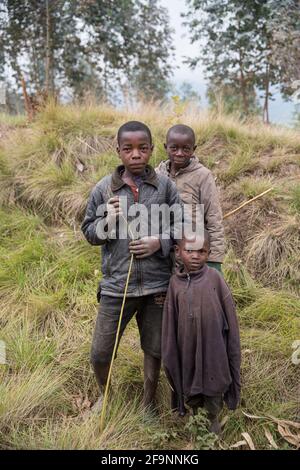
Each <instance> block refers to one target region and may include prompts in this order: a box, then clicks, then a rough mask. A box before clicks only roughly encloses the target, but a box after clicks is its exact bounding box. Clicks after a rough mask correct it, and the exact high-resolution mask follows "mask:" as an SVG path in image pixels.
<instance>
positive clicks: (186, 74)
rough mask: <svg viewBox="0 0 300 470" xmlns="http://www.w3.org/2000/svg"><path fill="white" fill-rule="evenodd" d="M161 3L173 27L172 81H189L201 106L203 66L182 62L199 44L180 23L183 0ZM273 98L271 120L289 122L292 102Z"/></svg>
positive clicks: (195, 51) (204, 104) (196, 50)
mask: <svg viewBox="0 0 300 470" xmlns="http://www.w3.org/2000/svg"><path fill="white" fill-rule="evenodd" d="M161 4H162V5H163V6H164V7H166V8H167V9H168V11H169V15H170V23H171V27H172V28H173V29H174V35H173V42H174V46H175V49H176V51H175V55H176V64H177V65H178V68H174V75H173V81H174V82H175V84H176V85H177V86H180V84H181V83H182V82H183V81H188V82H190V83H191V84H192V85H193V87H194V89H195V90H196V91H197V92H198V93H199V94H200V96H201V102H202V106H206V104H207V99H206V96H205V91H206V84H205V79H204V73H203V67H201V66H198V67H197V68H196V69H195V70H191V69H190V68H189V67H188V66H187V65H186V64H184V56H190V57H195V56H197V55H198V54H199V45H195V44H191V43H190V40H189V35H188V30H187V28H185V27H184V26H183V25H182V22H183V18H181V17H180V13H181V12H184V11H186V8H187V7H186V3H185V0H161ZM274 98H275V100H274V101H272V102H271V103H270V118H271V121H272V122H274V123H280V124H286V125H288V124H291V122H292V116H293V111H294V104H293V103H290V102H289V103H286V102H285V101H283V99H282V98H281V96H280V94H279V93H275V94H274Z"/></svg>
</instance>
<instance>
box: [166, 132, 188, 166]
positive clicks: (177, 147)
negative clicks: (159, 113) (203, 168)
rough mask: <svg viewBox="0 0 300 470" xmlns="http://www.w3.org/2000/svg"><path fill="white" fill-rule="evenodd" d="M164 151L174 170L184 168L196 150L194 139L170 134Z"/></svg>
mask: <svg viewBox="0 0 300 470" xmlns="http://www.w3.org/2000/svg"><path fill="white" fill-rule="evenodd" d="M165 149H166V151H167V155H168V157H169V160H170V161H171V163H172V164H173V165H174V168H176V169H179V168H184V167H185V166H186V165H187V164H188V163H189V161H190V159H191V157H192V156H193V153H194V151H195V149H196V145H195V142H194V139H193V138H192V136H191V135H190V134H182V133H177V132H175V131H174V132H170V134H169V136H168V140H167V142H166V143H165Z"/></svg>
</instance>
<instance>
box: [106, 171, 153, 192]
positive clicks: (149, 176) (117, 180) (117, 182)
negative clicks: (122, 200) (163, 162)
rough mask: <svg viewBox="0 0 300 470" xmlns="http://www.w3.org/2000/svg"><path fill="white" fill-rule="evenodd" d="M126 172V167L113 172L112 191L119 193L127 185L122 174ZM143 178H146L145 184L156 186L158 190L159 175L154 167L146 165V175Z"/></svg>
mask: <svg viewBox="0 0 300 470" xmlns="http://www.w3.org/2000/svg"><path fill="white" fill-rule="evenodd" d="M124 170H125V166H124V165H119V166H117V168H116V169H115V171H114V172H113V174H112V178H111V190H112V191H118V189H120V188H122V186H125V185H126V183H125V181H123V180H122V173H123V171H124ZM143 178H144V182H145V183H148V184H151V185H152V186H155V188H158V184H159V183H158V177H157V174H156V173H155V170H154V169H153V168H152V166H150V165H146V168H145V175H144V176H143Z"/></svg>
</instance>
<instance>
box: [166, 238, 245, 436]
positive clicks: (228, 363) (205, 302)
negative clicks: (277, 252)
mask: <svg viewBox="0 0 300 470" xmlns="http://www.w3.org/2000/svg"><path fill="white" fill-rule="evenodd" d="M175 249H176V254H177V256H179V257H180V259H181V261H182V263H183V267H180V268H178V269H177V271H176V273H175V274H174V275H173V276H172V277H171V280H170V284H169V288H168V293H167V297H166V301H165V305H164V313H163V327H162V361H163V365H164V368H165V371H166V375H167V378H168V380H169V382H170V385H171V387H172V390H173V393H172V408H173V409H177V410H178V411H179V414H180V415H184V414H185V411H186V409H185V404H187V405H189V406H190V407H191V408H192V409H193V411H194V412H197V409H198V407H203V406H204V408H205V409H206V410H207V412H208V418H209V420H210V423H211V424H210V431H211V432H215V433H216V434H219V433H220V432H221V426H220V423H219V420H218V415H219V413H220V412H221V410H222V407H223V400H224V401H225V403H226V404H227V406H228V408H229V409H235V408H236V407H237V405H238V403H239V398H240V361H241V352H240V337H239V327H238V321H237V316H236V312H235V305H234V302H233V299H232V296H231V293H230V290H229V288H228V286H227V284H226V282H225V281H224V279H223V276H222V275H221V274H220V273H219V272H218V271H217V270H216V269H212V268H210V267H209V266H207V265H206V262H207V259H208V256H209V239H208V234H207V232H205V236H204V238H201V237H199V236H194V237H188V236H185V237H184V238H183V239H182V240H180V241H178V245H177V246H176V247H175Z"/></svg>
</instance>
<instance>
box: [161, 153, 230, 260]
mask: <svg viewBox="0 0 300 470" xmlns="http://www.w3.org/2000/svg"><path fill="white" fill-rule="evenodd" d="M155 171H156V172H157V173H158V174H161V175H166V176H169V177H170V178H171V179H172V180H173V181H174V182H175V184H176V187H177V189H178V192H179V194H180V198H181V200H182V202H183V203H184V204H191V205H194V207H195V204H203V206H204V224H205V228H206V230H207V231H208V233H209V238H210V249H211V252H210V255H209V258H208V261H211V262H215V263H222V261H223V258H224V228H223V216H222V210H221V206H220V202H219V195H218V189H217V187H216V183H215V180H214V177H213V175H212V173H211V171H210V170H209V169H208V168H206V167H205V166H204V165H202V164H201V163H200V162H199V160H198V158H197V157H192V158H191V160H190V163H189V164H188V165H187V166H186V167H185V168H180V169H179V170H178V171H177V172H176V173H175V175H174V176H172V175H171V172H170V160H165V161H162V162H161V163H160V164H159V165H158V167H157V168H155Z"/></svg>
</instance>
